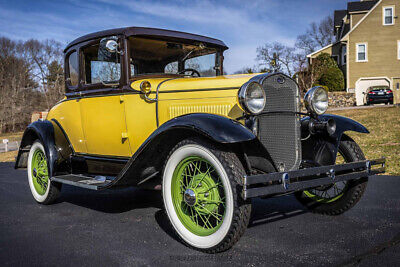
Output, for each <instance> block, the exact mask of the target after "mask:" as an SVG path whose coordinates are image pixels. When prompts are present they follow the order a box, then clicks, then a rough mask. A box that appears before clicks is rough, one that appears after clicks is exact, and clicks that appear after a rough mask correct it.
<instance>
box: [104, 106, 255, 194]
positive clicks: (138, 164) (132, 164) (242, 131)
mask: <svg viewBox="0 0 400 267" xmlns="http://www.w3.org/2000/svg"><path fill="white" fill-rule="evenodd" d="M196 135H200V136H203V137H205V138H207V139H210V140H212V141H214V142H216V143H220V144H238V143H242V142H248V141H251V140H254V139H256V138H257V137H256V136H255V135H254V133H253V132H251V131H250V130H249V129H248V128H246V127H245V126H243V125H242V124H240V123H239V122H237V121H235V120H232V119H230V118H228V117H224V116H220V115H214V114H208V113H191V114H187V115H182V116H179V117H175V118H173V119H171V120H169V121H167V122H165V123H163V124H162V125H161V126H160V127H158V128H157V129H156V130H155V131H154V132H153V133H152V134H151V135H150V136H149V137H148V138H147V139H146V140H145V141H144V142H143V144H142V145H141V146H140V147H139V148H138V150H137V151H136V152H135V153H134V154H133V156H132V157H131V158H130V160H129V161H128V163H127V164H126V165H125V167H124V168H123V169H122V170H121V172H120V173H119V174H118V176H117V177H116V179H115V180H114V181H113V183H112V184H110V185H109V186H112V185H113V184H119V185H128V184H129V185H135V184H138V183H140V182H141V180H143V179H146V176H148V173H149V171H148V170H149V169H150V168H149V163H153V164H155V165H158V166H154V170H161V169H162V166H161V165H163V159H165V158H166V156H168V153H169V151H170V150H171V149H172V148H173V145H174V144H176V142H178V141H179V140H182V138H186V137H189V136H196ZM166 143H170V144H171V145H172V146H168V145H167V144H166ZM165 153H166V154H165ZM154 155H157V157H154ZM143 162H144V163H143ZM156 162H158V164H157V163H156ZM160 164H161V165H160ZM138 172H139V173H138ZM144 173H146V175H145V174H144Z"/></svg>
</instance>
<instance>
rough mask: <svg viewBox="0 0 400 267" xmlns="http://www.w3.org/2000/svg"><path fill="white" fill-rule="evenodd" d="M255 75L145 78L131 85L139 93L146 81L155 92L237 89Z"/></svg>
mask: <svg viewBox="0 0 400 267" xmlns="http://www.w3.org/2000/svg"><path fill="white" fill-rule="evenodd" d="M258 74H259V73H255V74H235V75H223V76H217V77H197V78H194V77H190V78H188V77H175V78H174V77H163V78H147V79H141V80H136V81H134V82H132V83H131V87H132V89H134V90H138V91H140V84H141V83H142V82H143V81H148V82H150V84H151V91H152V92H155V91H156V90H157V88H158V90H159V92H168V91H171V92H176V91H190V90H207V89H239V88H240V87H241V86H242V85H243V84H244V83H246V82H247V81H249V80H250V79H251V78H252V77H254V76H256V75H258Z"/></svg>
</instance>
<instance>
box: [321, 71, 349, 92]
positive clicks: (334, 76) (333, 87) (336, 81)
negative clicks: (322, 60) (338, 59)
mask: <svg viewBox="0 0 400 267" xmlns="http://www.w3.org/2000/svg"><path fill="white" fill-rule="evenodd" d="M319 83H320V84H321V85H325V86H326V87H328V89H329V91H331V92H332V91H342V90H344V77H343V73H342V71H341V70H340V69H339V68H338V67H337V66H336V67H331V68H328V69H327V70H326V71H325V72H324V73H323V74H322V75H321V78H320V79H319Z"/></svg>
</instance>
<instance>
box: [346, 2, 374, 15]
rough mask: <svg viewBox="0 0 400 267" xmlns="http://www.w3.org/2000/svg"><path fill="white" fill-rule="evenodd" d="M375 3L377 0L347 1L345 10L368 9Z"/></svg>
mask: <svg viewBox="0 0 400 267" xmlns="http://www.w3.org/2000/svg"><path fill="white" fill-rule="evenodd" d="M376 3H378V0H369V1H362V2H348V3H347V11H348V12H358V11H368V10H370V9H371V8H372V7H373V6H374V5H375V4H376Z"/></svg>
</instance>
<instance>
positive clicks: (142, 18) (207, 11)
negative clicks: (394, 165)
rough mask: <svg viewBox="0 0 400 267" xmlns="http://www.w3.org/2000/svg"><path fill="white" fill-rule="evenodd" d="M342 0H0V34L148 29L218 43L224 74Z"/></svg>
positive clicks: (289, 40)
mask: <svg viewBox="0 0 400 267" xmlns="http://www.w3.org/2000/svg"><path fill="white" fill-rule="evenodd" d="M346 3H347V1H346V0H263V1H262V0H253V1H246V0H240V1H239V0H231V1H227V0H219V1H217V0H203V1H195V0H190V1H184V0H164V1H162V0H148V1H144V0H86V1H78V0H64V1H59V0H52V1H45V0H31V1H28V0H21V1H19V0H0V35H3V36H6V37H9V38H13V39H21V40H26V39H30V38H36V39H40V40H43V39H55V40H57V41H59V42H61V43H62V44H64V45H66V44H67V43H68V42H70V41H72V40H73V39H75V38H77V37H79V36H81V35H84V34H87V33H90V32H95V31H100V30H104V29H110V28H117V27H125V26H147V27H156V28H165V29H173V30H179V31H186V32H191V33H196V34H202V35H206V36H210V37H214V38H218V39H221V40H223V41H224V42H225V43H226V44H227V45H228V46H229V47H230V49H229V50H228V51H227V52H226V54H225V59H226V60H225V70H226V71H227V72H228V73H232V72H234V71H236V70H238V69H241V68H242V67H244V66H253V65H255V63H256V62H255V57H256V48H257V47H258V46H261V45H263V44H264V43H266V42H272V41H279V42H282V43H285V44H288V45H292V44H294V42H295V39H296V37H297V35H298V34H301V33H303V32H304V31H305V30H306V28H307V26H308V25H309V24H310V23H311V22H313V21H319V20H321V19H322V18H324V17H325V16H327V15H331V14H333V11H334V10H335V9H345V8H346Z"/></svg>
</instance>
